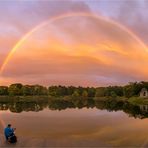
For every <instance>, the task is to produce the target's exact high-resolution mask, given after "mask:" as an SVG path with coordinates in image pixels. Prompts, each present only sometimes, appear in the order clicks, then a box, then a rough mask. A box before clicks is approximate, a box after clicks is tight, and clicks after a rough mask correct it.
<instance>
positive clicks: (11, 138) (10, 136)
mask: <svg viewBox="0 0 148 148" xmlns="http://www.w3.org/2000/svg"><path fill="white" fill-rule="evenodd" d="M15 130H16V129H15V128H11V124H8V126H7V127H6V128H5V129H4V134H5V137H6V140H7V141H8V142H10V143H15V142H17V139H16V136H15V133H14V131H15Z"/></svg>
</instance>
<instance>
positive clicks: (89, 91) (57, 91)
mask: <svg viewBox="0 0 148 148" xmlns="http://www.w3.org/2000/svg"><path fill="white" fill-rule="evenodd" d="M142 88H147V89H148V82H144V81H142V82H130V83H128V84H127V85H125V86H107V87H81V86H79V87H75V86H61V85H59V86H49V87H45V86H41V85H23V84H21V83H15V84H11V85H10V86H0V96H54V97H62V96H72V97H80V96H81V97H83V98H87V97H91V98H94V97H113V98H115V97H118V96H119V97H123V96H124V97H126V98H130V97H132V96H138V95H139V92H140V91H141V89H142Z"/></svg>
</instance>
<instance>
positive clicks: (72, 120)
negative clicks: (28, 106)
mask: <svg viewBox="0 0 148 148" xmlns="http://www.w3.org/2000/svg"><path fill="white" fill-rule="evenodd" d="M3 118H4V121H5V122H8V121H9V122H10V121H11V122H12V124H13V125H15V127H17V129H19V130H18V131H17V134H18V136H21V135H24V137H25V136H27V137H37V138H40V139H42V138H43V137H44V138H47V139H53V138H54V140H56V141H59V140H60V139H63V140H64V141H65V140H66V139H68V140H67V141H65V144H66V145H68V144H71V143H72V142H75V143H77V142H78V143H77V144H79V142H82V141H86V143H87V144H88V146H89V145H91V144H93V145H94V146H98V145H99V144H100V145H102V146H103V145H109V146H141V145H142V144H143V143H144V141H145V140H146V138H147V134H148V127H147V120H148V119H143V120H141V119H134V118H129V117H128V116H127V115H126V114H125V113H123V112H106V111H100V110H97V109H86V108H83V109H81V110H78V109H67V110H62V111H51V110H47V109H45V110H43V111H41V112H37V113H35V112H29V113H26V112H22V113H20V114H16V113H10V114H4V116H3ZM41 125H42V126H41ZM21 127H23V129H22V128H21ZM39 127H40V130H38V129H39ZM47 127H48V130H47ZM26 131H30V132H29V133H28V132H26ZM37 133H40V134H37ZM137 135H138V136H137ZM145 145H146V142H145Z"/></svg>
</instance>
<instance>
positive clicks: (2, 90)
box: [0, 86, 8, 96]
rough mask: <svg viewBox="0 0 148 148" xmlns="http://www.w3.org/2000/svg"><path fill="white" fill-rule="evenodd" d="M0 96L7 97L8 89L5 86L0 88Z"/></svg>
mask: <svg viewBox="0 0 148 148" xmlns="http://www.w3.org/2000/svg"><path fill="white" fill-rule="evenodd" d="M0 95H2V96H4V95H8V87H7V86H0Z"/></svg>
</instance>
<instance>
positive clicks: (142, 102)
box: [128, 97, 148, 105]
mask: <svg viewBox="0 0 148 148" xmlns="http://www.w3.org/2000/svg"><path fill="white" fill-rule="evenodd" d="M128 102H129V103H131V104H133V105H148V98H140V97H131V98H129V99H128Z"/></svg>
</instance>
